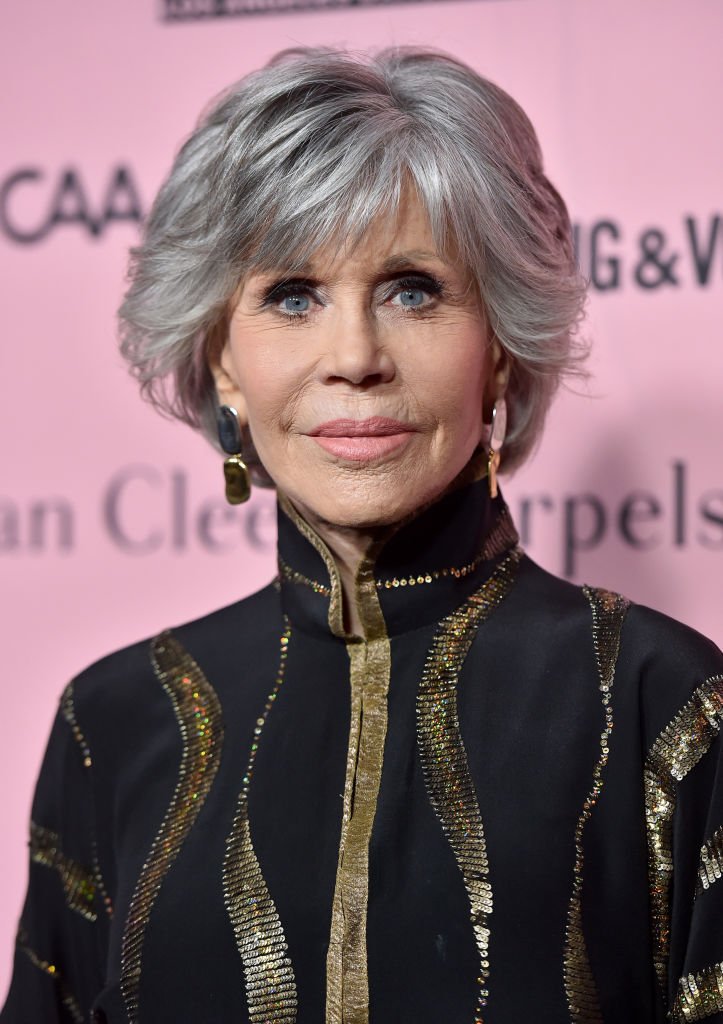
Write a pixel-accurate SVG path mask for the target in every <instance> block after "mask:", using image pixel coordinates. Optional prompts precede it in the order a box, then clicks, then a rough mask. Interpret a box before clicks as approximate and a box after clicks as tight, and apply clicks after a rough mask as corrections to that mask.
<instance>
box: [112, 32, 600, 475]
mask: <svg viewBox="0 0 723 1024" xmlns="http://www.w3.org/2000/svg"><path fill="white" fill-rule="evenodd" d="M408 183H412V185H413V186H414V187H415V189H416V191H417V193H418V194H419V196H420V198H421V201H422V203H423V204H424V206H425V208H426V210H427V213H428V215H429V219H430V224H431V228H432V232H433V236H434V239H435V242H436V244H437V245H438V247H439V250H440V252H449V251H450V245H452V246H454V251H455V252H456V253H457V254H458V256H459V257H461V259H462V260H463V262H464V264H465V266H466V267H467V268H468V270H469V272H470V274H471V276H472V278H473V279H474V281H475V282H476V285H477V289H478V293H479V296H480V298H481V301H482V303H483V306H484V310H485V312H486V316H487V318H488V321H489V323H490V325H491V328H492V329H493V331H494V333H495V335H496V337H497V339H498V340H499V343H500V345H501V346H502V348H503V350H504V351H505V352H506V354H507V357H508V360H509V364H510V379H509V384H508V389H507V392H506V399H507V408H508V434H507V439H506V443H505V447H504V452H503V467H504V469H506V470H510V469H514V468H515V467H516V466H518V465H519V464H520V463H521V462H522V461H523V459H524V458H525V457H526V456H527V455H528V454H529V453H530V451H531V450H532V448H533V447H534V445H535V442H536V441H537V439H538V437H539V434H540V431H541V428H542V425H543V422H544V419H545V415H546V413H547V410H548V408H549V405H550V402H551V400H552V397H553V394H554V392H555V391H556V389H557V387H558V384H559V383H560V380H561V379H562V377H563V376H564V375H565V374H570V373H572V374H575V373H578V374H580V373H582V372H583V371H582V370H581V360H582V358H583V357H584V355H585V347H584V345H583V344H582V343H581V341H580V339H579V336H578V330H577V328H578V325H579V321H580V319H581V316H582V310H583V306H584V299H585V282H584V280H583V279H582V277H581V276H580V274H579V272H578V269H577V267H576V261H575V256H574V252H573V244H572V230H571V225H570V219H569V216H568V212H567V209H566V207H565V204H564V202H563V201H562V199H561V198H560V196H559V194H558V192H557V191H556V189H555V188H554V187H553V186H552V185H551V183H550V182H549V181H548V179H547V177H546V176H545V174H544V172H543V165H542V155H541V152H540V146H539V143H538V140H537V136H536V134H535V131H534V129H533V127H532V124H531V123H530V121H529V119H528V117H527V115H526V114H525V113H524V111H523V110H522V109H521V107H520V106H519V105H518V104H517V103H516V102H515V101H514V100H513V99H512V98H511V97H510V96H509V95H508V94H507V93H506V92H504V90H502V89H501V88H499V86H497V85H494V84H493V83H492V82H490V81H488V80H487V79H485V78H482V77H481V76H480V75H478V74H477V73H476V72H475V71H473V70H472V69H471V68H469V67H467V66H466V65H465V64H463V63H461V62H460V61H458V60H456V59H454V58H453V57H450V56H448V55H446V54H443V53H438V52H435V51H430V50H426V49H418V48H411V47H394V48H390V49H385V50H382V51H381V52H379V53H377V54H376V55H373V56H369V55H365V56H359V55H354V54H350V53H347V52H344V51H340V50H336V49H329V48H313V49H296V50H288V51H285V52H283V53H281V54H279V55H278V56H276V57H275V58H274V59H273V60H272V61H271V62H270V63H269V64H268V65H267V66H266V67H264V68H262V69H261V70H259V71H255V72H253V73H252V74H249V75H247V76H246V77H245V78H243V79H242V80H241V81H240V82H238V83H237V84H236V85H234V86H232V87H231V88H230V89H228V90H227V91H226V92H225V93H224V94H223V95H222V96H221V97H220V98H218V99H217V100H216V101H215V102H214V103H213V104H212V106H211V107H210V108H209V109H208V111H207V112H206V113H205V114H204V115H203V116H202V118H201V120H200V122H199V124H198V126H197V128H196V130H195V131H194V132H193V134H192V135H191V136H190V138H189V139H188V141H187V142H186V143H185V145H184V146H183V147H182V148H181V150H180V152H179V153H178V156H177V157H176V159H175V162H174V164H173V167H172V169H171V172H170V174H169V176H168V178H167V179H166V181H165V183H164V184H163V186H162V187H161V189H160V191H159V193H158V196H157V198H156V200H155V202H154V204H153V207H152V209H151V211H150V215H149V216H148V219H147V221H146V223H145V228H144V234H143V238H142V242H141V244H140V245H139V246H138V247H137V248H135V249H133V250H132V251H131V264H130V270H129V287H128V290H127V293H126V296H125V299H124V301H123V304H122V306H121V308H120V312H119V316H120V329H121V351H122V353H123V355H124V356H125V358H126V359H127V360H128V361H129V363H130V365H131V367H132V370H133V372H134V373H135V375H136V377H137V378H138V380H139V382H140V384H141V389H142V392H143V393H144V395H145V397H147V398H149V399H150V400H151V401H152V402H153V403H154V404H155V405H156V406H157V407H158V408H159V409H161V410H162V411H164V412H165V413H167V414H170V415H172V416H176V417H178V418H179V419H181V420H183V421H184V422H186V423H189V424H190V425H191V426H193V427H196V428H199V429H201V430H202V431H203V432H204V433H205V434H206V435H207V436H208V437H209V438H210V439H211V440H212V441H214V443H216V409H217V398H216V392H215V387H214V382H213V379H212V376H211V372H210V370H209V367H208V354H209V346H210V345H212V344H214V339H215V341H216V342H218V339H219V338H220V337H222V332H223V331H224V329H225V326H226V324H227V319H228V313H229V307H230V302H231V299H232V297H233V296H234V294H235V293H236V292H237V289H238V287H239V283H240V282H241V281H242V280H243V278H244V275H246V274H247V273H248V272H249V271H250V270H252V269H270V268H273V267H277V266H284V267H289V266H290V265H293V263H294V262H295V261H298V263H299V264H301V263H303V262H304V261H305V260H306V259H308V257H309V255H310V254H311V253H312V252H313V251H315V250H317V249H319V248H320V247H322V246H323V245H325V244H327V243H329V242H332V241H334V240H336V242H339V241H341V242H342V243H344V244H348V243H351V244H353V243H354V242H355V241H358V240H359V239H360V238H361V237H362V236H363V234H364V232H365V230H366V229H367V228H368V227H369V226H370V224H371V223H372V221H373V220H374V218H375V217H376V216H377V215H378V214H379V213H380V212H381V211H382V210H394V209H396V208H397V207H398V205H399V203H400V199H401V197H402V193H403V189H404V188H405V186H406V185H407V184H408Z"/></svg>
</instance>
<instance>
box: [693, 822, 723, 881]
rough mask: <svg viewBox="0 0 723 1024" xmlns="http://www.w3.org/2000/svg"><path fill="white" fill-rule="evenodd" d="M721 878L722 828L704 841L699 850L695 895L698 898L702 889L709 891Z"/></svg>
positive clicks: (722, 864) (722, 873)
mask: <svg viewBox="0 0 723 1024" xmlns="http://www.w3.org/2000/svg"><path fill="white" fill-rule="evenodd" d="M722 877H723V826H721V827H720V828H717V829H716V830H715V832H714V833H713V835H712V836H711V837H710V839H706V841H705V842H704V843H703V845H702V847H701V849H700V866H699V867H698V884H697V886H696V890H695V894H696V896H698V895H699V894H700V893H701V892H702V891H703V890H704V889H710V887H711V885H713V883H714V882H719V881H720V879H721V878H722Z"/></svg>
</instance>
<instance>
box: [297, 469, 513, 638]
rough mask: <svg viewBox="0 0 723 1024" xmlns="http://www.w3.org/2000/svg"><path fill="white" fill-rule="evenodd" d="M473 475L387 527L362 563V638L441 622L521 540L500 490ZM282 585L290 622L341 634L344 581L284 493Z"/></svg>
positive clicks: (358, 587) (358, 596) (359, 577)
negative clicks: (491, 488)
mask: <svg viewBox="0 0 723 1024" xmlns="http://www.w3.org/2000/svg"><path fill="white" fill-rule="evenodd" d="M468 476H472V479H471V481H470V480H462V482H461V483H459V485H458V486H456V487H454V488H453V489H452V490H451V491H450V492H448V493H446V494H445V495H444V496H443V497H442V498H440V499H439V500H438V501H436V502H434V503H433V504H431V505H429V506H428V507H427V508H425V509H424V510H423V511H422V512H420V513H419V514H418V515H415V516H413V517H411V518H410V519H408V520H406V521H405V522H404V523H403V524H401V525H399V526H396V527H392V528H390V529H389V530H388V531H387V532H386V533H385V534H384V535H383V536H382V537H381V538H380V539H379V540H378V541H375V542H374V543H373V544H372V545H371V547H370V549H369V550H368V552H367V554H366V556H365V558H364V559H363V560H362V563H361V565H360V567H359V571H358V573H357V578H356V586H355V595H354V599H355V600H356V601H357V603H358V608H359V612H360V619H361V621H362V622H363V623H364V626H365V639H367V640H374V639H377V638H379V637H385V636H389V637H391V636H395V635H398V634H400V633H405V632H408V631H410V630H413V629H418V628H420V627H423V626H426V625H429V624H430V623H433V622H438V621H439V620H440V619H442V618H444V616H445V615H448V614H449V613H450V612H452V611H453V610H454V609H455V608H457V607H458V606H459V605H460V604H462V602H463V601H465V600H466V599H467V598H468V597H469V595H470V594H471V593H473V592H474V591H475V590H477V588H478V587H480V586H481V585H482V583H484V581H485V580H486V579H487V578H488V577H489V576H490V575H491V573H492V571H493V570H494V568H495V567H496V565H497V563H498V562H499V560H500V559H501V557H502V556H504V554H506V553H507V552H508V551H510V550H511V549H512V548H514V547H515V546H516V545H517V543H518V540H519V538H518V536H517V531H516V530H515V527H514V524H513V522H512V519H511V517H510V514H509V510H508V508H507V505H506V504H505V502H504V499H503V498H502V495H501V494H498V496H497V497H496V498H491V497H490V495H489V490H488V486H487V479H486V477H482V478H480V477H479V476H475V473H474V472H472V473H470V474H468ZM278 558H279V585H280V589H281V600H282V606H283V610H284V613H285V614H286V615H287V616H288V618H289V622H290V623H291V625H292V626H293V627H296V628H300V629H302V630H303V631H304V632H309V633H314V634H317V635H319V636H326V637H335V638H337V639H339V640H347V641H350V640H353V639H356V640H359V638H358V637H357V638H354V637H352V636H350V635H348V634H347V633H346V632H345V630H344V625H343V612H342V597H341V583H340V580H339V574H338V572H337V569H336V566H335V564H334V560H333V558H332V556H331V554H330V552H329V549H328V548H327V546H326V544H325V543H324V542H323V541H322V540H321V538H320V537H319V535H318V534H317V533H316V531H315V530H313V529H312V528H311V526H309V524H308V523H307V522H306V521H305V520H304V519H303V518H302V517H301V515H300V514H299V513H298V511H297V510H296V509H295V508H294V506H293V505H292V504H291V502H290V501H289V500H288V499H287V498H285V497H284V496H283V495H281V496H280V497H279V502H278Z"/></svg>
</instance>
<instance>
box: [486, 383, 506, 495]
mask: <svg viewBox="0 0 723 1024" xmlns="http://www.w3.org/2000/svg"><path fill="white" fill-rule="evenodd" d="M506 433H507V402H505V400H504V398H498V399H497V401H496V402H495V405H494V409H493V410H492V425H491V427H490V447H489V452H488V453H487V483H488V485H489V489H490V497H491V498H496V497H497V470H498V469H499V468H500V462H501V459H502V456H501V455H500V452H501V451H502V445H503V443H504V440H505V434H506Z"/></svg>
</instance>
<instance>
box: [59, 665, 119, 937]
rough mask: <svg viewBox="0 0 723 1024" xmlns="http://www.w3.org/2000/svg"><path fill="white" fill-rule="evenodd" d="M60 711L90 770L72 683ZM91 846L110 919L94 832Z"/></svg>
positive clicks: (97, 883) (95, 875) (90, 760)
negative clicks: (76, 712) (76, 711)
mask: <svg viewBox="0 0 723 1024" xmlns="http://www.w3.org/2000/svg"><path fill="white" fill-rule="evenodd" d="M60 710H61V713H62V715H63V718H64V719H65V721H66V722H67V723H68V725H69V726H70V731H71V732H72V734H73V738H74V739H75V742H76V743H77V744H78V747H79V748H80V752H81V754H82V756H83V767H84V768H88V769H90V768H92V767H93V758H92V756H91V753H90V747H89V746H88V741H87V740H86V738H85V736H84V734H83V731H82V729H81V728H80V726H79V725H78V720H77V717H76V714H75V688H74V685H73V683H72V681H71V682H70V683H68V685H67V686H66V688H65V691H64V692H63V696H62V697H61V699H60ZM91 844H92V858H93V878H94V881H95V886H96V889H97V891H98V892H99V893H100V896H101V899H102V901H103V908H104V910H105V912H106V914H107V915H108V917H112V916H113V903H112V901H111V898H110V896H109V895H108V890H107V889H106V887H105V882H104V881H103V875H102V873H101V870H100V862H99V860H98V848H97V843H96V840H95V833H94V831H93V834H92V838H91Z"/></svg>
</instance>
